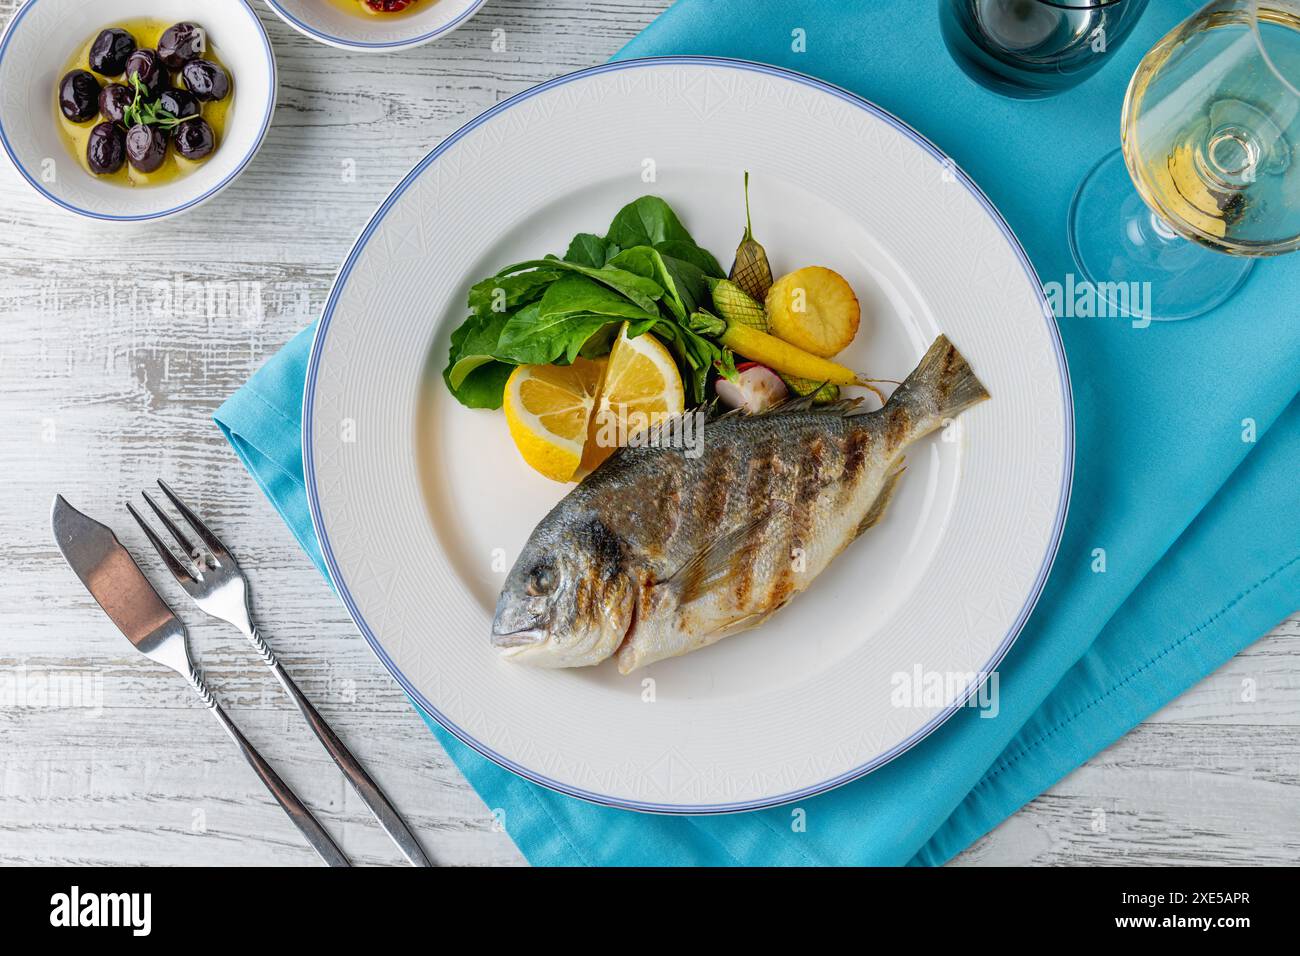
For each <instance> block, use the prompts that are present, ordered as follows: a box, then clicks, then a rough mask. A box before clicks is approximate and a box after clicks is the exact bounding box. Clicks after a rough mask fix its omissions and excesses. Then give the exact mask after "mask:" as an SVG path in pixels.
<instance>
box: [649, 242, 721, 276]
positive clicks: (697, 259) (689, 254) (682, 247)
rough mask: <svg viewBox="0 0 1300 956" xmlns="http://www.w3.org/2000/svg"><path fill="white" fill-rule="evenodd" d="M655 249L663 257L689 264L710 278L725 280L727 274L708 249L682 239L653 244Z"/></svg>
mask: <svg viewBox="0 0 1300 956" xmlns="http://www.w3.org/2000/svg"><path fill="white" fill-rule="evenodd" d="M655 249H656V251H658V252H661V253H663V254H664V255H665V256H671V257H672V258H674V259H681V260H682V261H683V262H689V263H690V264H691V265H693V266H695V268H697V269H699V270H700V271H701V272H703V273H704V274H705V275H706V276H712V277H713V278H715V279H725V278H726V277H727V273H726V272H724V271H723V268H722V266H721V265H719V264H718V260H717V259H715V258H713V253H711V252H709V250H708V249H702V248H700V247H699V246H697V245H696V244H695V243H693V242H687V241H686V240H684V239H669V240H667V241H665V242H657V243H655Z"/></svg>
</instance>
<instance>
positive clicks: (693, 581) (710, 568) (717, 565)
mask: <svg viewBox="0 0 1300 956" xmlns="http://www.w3.org/2000/svg"><path fill="white" fill-rule="evenodd" d="M789 513H790V506H789V504H787V503H786V502H784V501H774V502H772V506H771V508H769V509H768V510H767V511H766V512H764V513H763V514H761V515H759V516H757V517H755V518H751V519H750V520H749V521H746V522H744V523H743V524H740V525H737V526H735V527H734V528H731V529H730V530H728V531H727V532H726V533H725V534H722V535H721V536H719V537H717V538H714V539H713V540H712V541H710V542H709V543H708V544H707V545H705V546H704V547H703V548H702V549H701V550H699V551H697V552H696V553H695V554H693V555H691V556H690V557H689V558H687V559H686V561H685V563H683V564H682V566H681V567H680V568H678V569H677V570H676V571H674V572H673V573H672V574H671V575H669V576H668V577H667V578H665V579H664V580H663V581H661V582H659V586H662V587H667V588H670V589H671V590H672V591H674V592H675V594H676V597H677V603H678V604H679V605H681V604H689V603H690V602H691V601H694V600H695V599H696V598H698V597H700V596H701V595H702V594H707V593H708V592H709V591H711V590H712V589H713V588H714V587H716V586H717V585H718V584H719V583H720V582H721V581H723V580H725V579H726V577H727V575H729V574H730V573H731V569H732V558H733V557H734V556H735V553H736V550H737V549H738V548H739V547H741V545H743V544H744V543H745V539H747V538H748V537H749V536H750V535H752V534H753V533H754V532H755V531H756V530H758V529H759V528H760V527H762V526H764V525H766V524H768V523H770V522H774V521H782V520H784V519H785V518H786V517H787V516H788V515H789Z"/></svg>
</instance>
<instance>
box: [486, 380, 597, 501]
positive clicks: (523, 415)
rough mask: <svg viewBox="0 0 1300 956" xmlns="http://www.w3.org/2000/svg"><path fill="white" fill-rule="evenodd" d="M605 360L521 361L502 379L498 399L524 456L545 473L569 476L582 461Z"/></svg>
mask: <svg viewBox="0 0 1300 956" xmlns="http://www.w3.org/2000/svg"><path fill="white" fill-rule="evenodd" d="M604 371H605V360H604V359H599V360H588V359H583V358H579V359H577V360H575V361H574V363H573V364H572V365H521V366H519V367H518V368H517V369H515V370H514V372H512V373H511V375H510V379H509V380H508V381H507V382H506V387H505V395H504V397H503V401H502V405H503V408H504V410H505V414H506V423H507V424H508V425H509V426H510V436H511V437H512V438H513V439H514V440H515V447H516V448H518V449H519V454H520V455H522V456H523V459H524V461H526V462H528V464H529V465H531V466H532V467H533V468H534V469H536V470H537V471H539V472H541V473H542V474H543V475H545V476H546V477H547V478H551V479H553V480H555V481H572V480H573V476H574V475H575V474H576V473H577V471H578V466H579V465H580V464H581V463H582V450H583V446H584V445H586V443H587V429H588V424H589V422H590V419H591V413H592V410H593V408H595V405H596V395H597V393H598V391H599V390H600V380H601V376H602V374H603V373H604Z"/></svg>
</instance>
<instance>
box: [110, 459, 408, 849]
mask: <svg viewBox="0 0 1300 956" xmlns="http://www.w3.org/2000/svg"><path fill="white" fill-rule="evenodd" d="M158 487H159V488H161V489H162V492H163V494H164V495H166V496H167V498H168V500H169V501H171V503H172V504H173V505H174V506H175V508H176V510H177V511H178V512H180V515H181V517H182V518H183V519H184V520H185V523H186V524H188V525H189V526H190V528H192V529H193V531H194V533H195V534H196V535H198V537H199V539H200V540H201V541H202V542H203V545H204V547H202V548H199V547H195V546H194V545H193V544H192V543H191V542H190V540H189V539H188V538H187V537H186V536H185V534H184V532H182V531H181V529H180V528H179V527H177V525H176V523H175V522H174V521H172V519H171V518H170V517H168V515H167V512H165V511H164V510H163V509H162V508H160V507H159V506H158V504H157V503H156V502H155V501H154V500H153V499H152V498H151V497H149V495H148V493H147V492H141V494H142V495H143V496H144V500H145V502H146V503H147V504H148V505H149V508H150V509H151V510H152V511H153V513H154V514H155V515H157V516H158V520H159V521H161V522H162V524H163V527H164V528H166V529H167V532H168V534H170V535H171V536H172V538H173V539H174V540H175V541H176V544H177V545H179V547H180V549H181V551H182V552H183V553H184V554H185V560H184V561H181V560H178V559H177V557H176V555H175V554H173V553H172V549H171V548H170V547H169V546H168V545H167V543H166V542H165V541H163V539H162V538H161V537H159V536H158V534H157V533H156V532H155V531H154V529H153V527H152V526H151V525H150V524H149V522H148V521H146V520H145V519H144V518H143V517H142V516H141V515H140V513H139V512H138V511H136V510H135V508H133V507H132V506H131V505H130V504H129V503H128V504H127V506H126V508H127V510H128V511H129V512H131V517H133V518H135V520H136V522H137V523H139V525H140V527H141V529H142V530H143V531H144V533H145V535H146V536H147V537H148V538H149V541H150V543H152V544H153V546H154V548H155V549H156V550H157V551H158V556H159V557H161V558H162V560H163V563H164V564H166V565H167V569H168V570H169V571H171V573H172V576H173V577H174V578H176V581H177V582H178V583H179V584H180V586H181V587H182V588H183V589H184V590H185V593H186V594H188V595H189V596H190V597H191V598H193V600H194V603H195V604H197V605H198V606H199V609H200V610H202V611H204V612H205V613H206V614H208V615H209V616H211V617H215V618H217V619H218V620H221V621H225V622H226V623H228V624H231V625H233V626H234V627H235V628H237V629H238V630H239V631H240V632H241V633H242V634H243V635H244V636H245V637H247V638H248V639H249V641H251V642H252V644H253V647H254V648H255V649H256V650H257V653H258V655H259V656H260V657H261V658H262V661H263V662H264V663H265V664H266V666H267V667H269V668H270V669H271V673H272V674H274V675H275V678H276V680H278V681H279V682H280V686H281V687H283V688H284V689H285V692H286V693H288V695H289V697H290V698H291V699H292V700H293V702H294V704H296V705H297V707H298V710H299V711H301V712H302V715H303V717H305V718H306V719H307V723H308V724H310V725H311V729H312V730H313V731H314V732H315V733H316V736H317V737H318V738H319V739H320V742H321V743H322V744H324V745H325V749H326V750H327V751H329V755H330V756H331V757H333V758H334V763H336V764H337V765H338V768H339V769H340V770H342V771H343V775H344V776H346V777H347V778H348V781H349V782H350V783H351V784H352V786H353V787H355V788H356V791H357V793H358V794H359V795H360V796H361V799H362V800H363V801H365V804H366V806H368V807H369V808H370V812H371V813H373V814H374V815H375V819H377V820H378V821H379V825H380V826H382V827H383V828H384V830H385V831H386V832H387V833H388V835H389V836H390V837H392V839H393V842H394V843H396V844H397V846H398V848H399V849H400V850H401V851H402V854H403V855H404V856H405V857H406V859H407V860H409V861H410V862H411V864H412V865H413V866H432V864H431V863H430V862H429V858H428V857H426V856H425V855H424V851H423V850H421V849H420V844H419V842H418V841H417V840H416V839H415V835H414V834H413V833H411V831H410V829H409V828H408V827H407V826H406V823H405V822H404V821H403V820H402V818H401V816H400V815H399V814H398V812H397V810H396V809H395V808H394V807H393V805H392V804H391V803H390V802H389V801H388V798H387V797H386V796H384V793H383V791H382V790H380V789H379V786H378V785H377V784H376V783H375V782H374V781H373V780H372V779H370V775H369V774H367V773H366V771H365V769H364V768H363V767H362V766H361V764H360V762H359V761H358V760H357V758H356V757H354V756H352V754H351V752H350V751H349V750H348V748H347V747H345V746H344V745H343V741H341V740H339V738H338V735H337V734H335V733H334V731H333V730H332V729H331V728H330V725H329V724H327V723H325V719H324V718H323V717H321V715H320V714H319V713H317V712H316V708H315V707H313V706H312V705H311V701H309V700H307V698H306V697H305V696H303V693H302V691H300V690H299V689H298V685H297V684H295V683H294V682H293V679H292V678H290V677H289V675H288V674H287V673H286V672H285V670H284V668H283V667H281V666H280V662H279V661H278V660H277V659H276V656H275V654H274V653H272V651H271V648H270V647H268V646H267V644H266V642H265V641H264V640H262V637H261V635H260V634H259V633H258V631H257V628H256V627H255V626H254V624H253V616H252V612H251V610H250V602H249V591H248V582H247V580H246V579H245V578H244V573H243V572H242V571H241V570H240V569H239V565H238V564H237V563H235V558H234V555H232V554H231V553H230V550H229V549H228V548H227V547H226V546H225V545H224V544H222V543H221V541H220V539H219V538H217V536H216V535H215V534H213V533H212V531H211V530H210V529H209V528H208V526H207V525H206V524H204V523H203V521H202V520H200V518H199V516H198V515H196V514H195V513H194V512H193V511H192V510H191V509H190V508H189V507H188V506H187V505H186V504H185V502H183V501H182V500H181V499H180V497H179V496H178V495H177V494H176V493H175V492H174V491H172V490H171V488H169V487H167V484H166V482H164V481H163V480H162V479H161V478H160V479H158Z"/></svg>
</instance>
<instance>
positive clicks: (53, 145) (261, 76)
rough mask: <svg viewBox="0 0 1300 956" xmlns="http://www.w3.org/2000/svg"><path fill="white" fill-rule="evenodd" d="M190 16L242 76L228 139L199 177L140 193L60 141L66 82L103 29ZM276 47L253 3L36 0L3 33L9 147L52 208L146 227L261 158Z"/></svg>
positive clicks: (0, 76) (2, 121) (1, 138)
mask: <svg viewBox="0 0 1300 956" xmlns="http://www.w3.org/2000/svg"><path fill="white" fill-rule="evenodd" d="M146 17H147V18H150V19H156V20H163V21H166V22H168V23H179V22H180V21H182V20H190V21H193V22H195V23H198V24H199V25H200V26H202V27H203V28H204V29H206V30H207V31H208V35H209V36H210V37H211V39H212V43H213V45H214V46H215V47H216V48H217V50H218V51H219V52H220V54H221V60H222V62H223V63H224V64H225V65H226V67H227V68H228V69H229V70H230V73H231V75H232V77H233V78H234V87H235V89H234V97H235V99H234V102H233V103H232V104H231V107H230V111H229V113H228V114H227V117H226V126H225V131H224V134H223V136H222V141H221V143H220V144H218V147H217V150H216V152H214V153H213V154H212V155H211V156H210V157H209V158H208V160H207V161H206V162H204V163H203V164H202V165H201V166H200V167H199V168H198V169H196V170H195V171H194V172H192V173H190V174H188V175H186V176H182V177H180V178H179V179H176V180H173V181H172V182H168V183H163V184H160V185H157V186H149V187H145V188H139V189H131V188H126V187H123V186H122V185H120V184H118V183H113V182H107V181H105V180H101V179H98V178H97V177H95V176H94V175H92V174H91V173H88V172H86V170H85V169H83V168H82V166H81V164H80V163H79V162H78V161H77V160H76V159H74V158H73V157H72V156H69V155H68V150H67V148H66V147H65V145H64V143H63V141H62V139H61V138H60V136H59V129H58V124H57V117H56V113H57V107H56V106H55V102H56V101H55V97H56V95H57V89H58V83H59V79H60V77H61V75H62V70H63V68H64V66H65V64H66V63H67V61H68V59H69V58H70V57H71V56H72V55H73V53H74V52H75V51H76V50H77V48H78V47H80V46H81V45H83V44H84V43H85V42H86V41H87V40H89V39H90V38H91V37H93V36H94V35H95V34H97V33H98V32H99V31H100V30H102V29H104V28H106V27H109V26H113V25H114V24H118V23H122V22H124V21H127V20H134V19H140V18H146ZM275 96H276V70H275V55H274V54H273V53H272V52H271V41H270V40H269V39H267V36H266V30H265V29H263V27H262V23H261V21H260V20H258V18H257V13H256V12H255V11H254V10H253V8H252V7H251V6H250V5H249V3H248V2H247V0H217V2H214V0H95V2H94V3H87V2H86V0H27V2H26V3H25V4H23V6H22V7H20V8H19V10H18V12H17V13H15V14H14V17H13V19H12V20H11V21H10V22H9V26H8V27H7V28H6V29H5V32H4V35H3V36H2V37H0V144H3V146H4V150H5V152H6V153H8V154H9V158H10V160H12V161H13V164H14V166H15V167H17V169H18V172H19V173H21V174H22V176H23V178H24V179H26V180H27V182H29V183H30V184H31V185H32V188H34V189H35V190H36V191H37V192H39V193H40V194H41V195H42V196H44V197H45V198H46V199H48V200H50V202H52V203H55V204H56V205H58V206H62V207H63V208H64V209H67V210H69V211H71V212H74V213H77V214H78V215H82V216H87V217H89V218H91V219H103V220H110V221H116V222H140V221H144V220H151V219H162V218H164V217H166V216H174V215H176V214H177V213H181V212H185V211H187V210H189V209H193V208H194V207H196V206H198V205H199V204H200V203H204V202H206V201H207V200H209V199H211V198H212V197H213V196H215V195H216V194H217V193H219V192H221V190H223V189H225V188H226V187H227V186H229V185H230V184H231V183H232V182H233V181H234V180H235V177H236V176H238V175H239V174H240V173H241V172H243V170H244V168H245V167H246V166H247V165H248V164H249V163H250V162H252V159H253V157H254V156H255V155H256V154H257V150H258V149H259V147H261V145H262V140H263V139H265V138H266V131H267V130H268V129H269V128H270V126H271V116H272V114H273V113H274V112H275Z"/></svg>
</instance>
